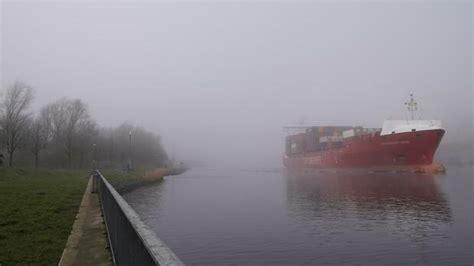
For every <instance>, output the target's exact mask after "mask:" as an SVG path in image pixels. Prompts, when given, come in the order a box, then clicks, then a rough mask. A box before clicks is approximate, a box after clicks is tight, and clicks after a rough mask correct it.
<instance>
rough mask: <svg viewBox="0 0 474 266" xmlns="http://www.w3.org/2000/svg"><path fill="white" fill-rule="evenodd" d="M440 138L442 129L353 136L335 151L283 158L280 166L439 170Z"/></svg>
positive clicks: (442, 133) (304, 153)
mask: <svg viewBox="0 0 474 266" xmlns="http://www.w3.org/2000/svg"><path fill="white" fill-rule="evenodd" d="M443 135H444V130H443V129H433V130H424V131H415V132H404V133H397V134H389V135H380V134H368V135H361V136H354V137H351V138H348V139H346V140H344V142H343V145H342V147H340V148H337V149H329V150H324V151H319V152H303V153H298V154H291V155H285V156H284V158H283V164H284V165H285V167H287V168H289V169H302V168H313V169H361V168H362V169H373V170H391V169H394V170H400V171H404V170H407V171H408V170H413V171H417V170H421V171H424V172H426V171H430V172H431V171H432V170H433V169H434V170H433V171H439V170H440V167H439V166H437V165H433V157H434V154H435V152H436V149H437V148H438V145H439V143H440V141H441V139H442V138H443ZM426 169H428V170H426Z"/></svg>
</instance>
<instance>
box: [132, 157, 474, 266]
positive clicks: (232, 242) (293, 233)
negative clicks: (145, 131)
mask: <svg viewBox="0 0 474 266" xmlns="http://www.w3.org/2000/svg"><path fill="white" fill-rule="evenodd" d="M448 169H449V171H448V173H447V174H446V175H435V176H430V175H409V174H399V175H386V174H385V175H380V174H365V175H336V174H317V175H315V174H288V173H285V172H284V171H237V170H211V169H192V170H190V171H188V172H187V173H185V174H183V175H180V176H174V177H168V178H166V180H165V181H163V182H162V183H160V184H156V185H153V186H150V187H143V188H140V189H138V190H135V191H133V192H131V193H129V194H126V195H125V198H126V200H127V201H128V202H129V203H130V204H131V205H132V207H133V208H135V210H136V211H137V213H138V214H139V215H140V216H141V217H142V219H143V220H144V221H145V222H146V223H147V224H148V225H149V226H150V227H151V228H152V229H153V230H154V231H155V232H156V233H157V234H158V236H159V237H160V238H161V239H162V240H163V241H165V242H166V244H167V245H168V246H169V247H170V248H171V249H172V250H173V251H174V252H175V253H176V254H177V255H178V257H180V258H181V259H182V260H183V261H184V262H185V263H186V264H202V265H209V264H219V265H223V264H364V265H367V264H377V265H380V264H384V265H387V264H427V265H434V264H439V265H473V261H474V255H473V254H474V250H473V235H474V234H473V202H474V197H473V194H474V193H473V181H472V180H473V177H472V176H473V168H472V167H454V166H453V167H448Z"/></svg>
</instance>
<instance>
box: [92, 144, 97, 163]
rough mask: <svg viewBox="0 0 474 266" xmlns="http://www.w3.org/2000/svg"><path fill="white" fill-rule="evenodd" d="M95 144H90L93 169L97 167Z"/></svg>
mask: <svg viewBox="0 0 474 266" xmlns="http://www.w3.org/2000/svg"><path fill="white" fill-rule="evenodd" d="M96 146H97V145H96V144H95V143H94V144H92V167H94V169H96V168H97V161H96V153H95V148H96Z"/></svg>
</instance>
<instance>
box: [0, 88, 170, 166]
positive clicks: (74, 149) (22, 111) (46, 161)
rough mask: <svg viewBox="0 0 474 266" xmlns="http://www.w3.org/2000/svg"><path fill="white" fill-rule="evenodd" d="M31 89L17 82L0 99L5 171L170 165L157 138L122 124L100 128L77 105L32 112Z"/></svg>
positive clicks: (66, 102)
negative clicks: (7, 167) (19, 168)
mask: <svg viewBox="0 0 474 266" xmlns="http://www.w3.org/2000/svg"><path fill="white" fill-rule="evenodd" d="M33 99H34V91H33V89H32V87H30V86H29V85H27V84H25V83H23V82H15V83H14V84H13V85H11V86H10V87H9V88H7V90H6V91H5V93H4V94H3V97H2V99H1V105H0V144H1V150H2V155H1V156H0V159H2V163H4V165H7V166H9V167H13V166H19V167H35V168H38V167H43V168H63V169H64V168H67V169H83V168H88V169H91V168H92V167H106V168H119V169H125V168H136V167H146V168H149V169H152V168H158V167H163V166H166V165H167V164H168V156H167V154H166V152H165V150H164V148H163V146H162V145H161V139H160V136H159V135H158V134H156V133H154V132H150V131H148V130H146V129H144V128H142V127H136V126H133V125H131V124H129V123H123V124H122V125H120V126H118V127H113V128H106V127H102V126H100V125H98V124H97V123H96V122H95V120H94V119H93V118H92V117H91V115H90V114H89V109H88V107H87V104H86V103H84V102H83V101H82V100H80V99H67V98H61V99H58V100H56V101H54V102H52V103H49V104H47V105H45V106H43V107H42V108H41V109H40V110H39V111H38V112H36V113H34V112H32V111H31V109H30V107H31V103H32V101H33Z"/></svg>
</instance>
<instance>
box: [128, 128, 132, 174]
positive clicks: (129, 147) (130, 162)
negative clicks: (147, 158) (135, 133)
mask: <svg viewBox="0 0 474 266" xmlns="http://www.w3.org/2000/svg"><path fill="white" fill-rule="evenodd" d="M131 169H132V131H131V130H130V131H129V132H128V165H127V171H128V172H130V170H131Z"/></svg>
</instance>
